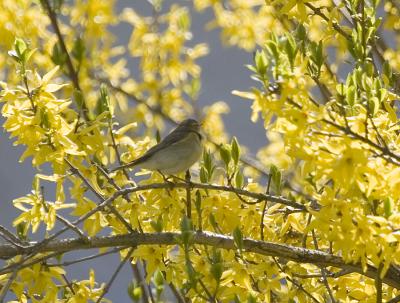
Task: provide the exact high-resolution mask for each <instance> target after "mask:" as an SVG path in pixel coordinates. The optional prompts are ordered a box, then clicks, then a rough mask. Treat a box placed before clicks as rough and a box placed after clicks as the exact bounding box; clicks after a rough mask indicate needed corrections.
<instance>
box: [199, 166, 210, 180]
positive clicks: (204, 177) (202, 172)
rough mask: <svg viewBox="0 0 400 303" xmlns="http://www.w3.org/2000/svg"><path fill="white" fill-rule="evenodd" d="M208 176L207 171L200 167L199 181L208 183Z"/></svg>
mask: <svg viewBox="0 0 400 303" xmlns="http://www.w3.org/2000/svg"><path fill="white" fill-rule="evenodd" d="M208 181H209V177H208V173H207V171H206V170H205V168H204V167H200V182H201V183H208Z"/></svg>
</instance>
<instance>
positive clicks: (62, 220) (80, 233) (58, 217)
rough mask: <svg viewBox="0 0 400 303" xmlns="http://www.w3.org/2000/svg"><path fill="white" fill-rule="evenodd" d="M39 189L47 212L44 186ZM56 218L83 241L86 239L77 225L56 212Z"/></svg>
mask: <svg viewBox="0 0 400 303" xmlns="http://www.w3.org/2000/svg"><path fill="white" fill-rule="evenodd" d="M40 190H41V195H42V197H41V202H42V205H43V208H44V210H45V211H46V212H47V213H48V212H49V207H48V206H47V203H46V200H45V198H44V187H43V186H41V187H40ZM56 219H57V220H58V221H60V222H61V223H62V224H64V225H65V226H67V227H69V228H70V229H71V230H73V231H74V232H75V233H76V234H77V235H78V236H79V237H81V238H82V240H83V241H88V237H87V236H86V235H85V234H84V233H83V231H82V230H80V229H79V227H78V226H76V225H74V224H72V223H71V222H69V221H68V220H67V219H65V218H64V217H62V216H61V215H59V214H57V213H56Z"/></svg>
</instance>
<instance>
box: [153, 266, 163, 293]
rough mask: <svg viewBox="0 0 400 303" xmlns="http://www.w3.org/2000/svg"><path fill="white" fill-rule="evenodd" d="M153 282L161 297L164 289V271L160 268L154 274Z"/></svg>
mask: <svg viewBox="0 0 400 303" xmlns="http://www.w3.org/2000/svg"><path fill="white" fill-rule="evenodd" d="M153 282H154V285H155V286H156V292H157V296H158V297H159V296H160V295H161V293H162V292H163V291H164V282H165V280H164V276H163V274H162V272H161V271H160V270H159V269H158V270H157V271H156V272H155V273H154V275H153Z"/></svg>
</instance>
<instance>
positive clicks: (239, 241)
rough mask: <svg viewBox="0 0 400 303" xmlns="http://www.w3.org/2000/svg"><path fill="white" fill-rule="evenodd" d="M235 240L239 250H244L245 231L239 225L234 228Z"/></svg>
mask: <svg viewBox="0 0 400 303" xmlns="http://www.w3.org/2000/svg"><path fill="white" fill-rule="evenodd" d="M233 241H234V242H235V246H236V247H237V249H238V250H239V251H242V250H243V233H242V231H241V230H240V228H239V227H236V228H235V229H234V230H233Z"/></svg>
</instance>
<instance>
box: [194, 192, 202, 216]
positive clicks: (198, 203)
mask: <svg viewBox="0 0 400 303" xmlns="http://www.w3.org/2000/svg"><path fill="white" fill-rule="evenodd" d="M194 205H195V207H196V210H197V212H198V213H201V194H200V191H199V190H196V198H195V200H194Z"/></svg>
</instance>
